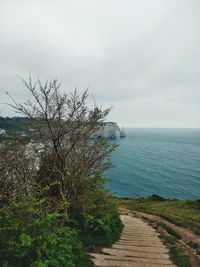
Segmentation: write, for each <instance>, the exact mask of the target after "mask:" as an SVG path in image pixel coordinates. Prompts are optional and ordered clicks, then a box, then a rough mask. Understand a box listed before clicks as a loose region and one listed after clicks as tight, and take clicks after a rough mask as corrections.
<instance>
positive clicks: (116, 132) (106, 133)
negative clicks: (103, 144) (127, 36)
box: [92, 122, 125, 138]
mask: <svg viewBox="0 0 200 267" xmlns="http://www.w3.org/2000/svg"><path fill="white" fill-rule="evenodd" d="M117 136H120V137H125V134H124V131H123V130H122V129H120V127H119V126H118V125H117V123H116V122H104V124H103V126H102V127H101V128H100V129H99V130H98V131H97V132H95V133H94V134H93V135H92V138H101V137H105V138H116V137H117Z"/></svg>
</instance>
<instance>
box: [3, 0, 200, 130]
mask: <svg viewBox="0 0 200 267" xmlns="http://www.w3.org/2000/svg"><path fill="white" fill-rule="evenodd" d="M29 76H31V77H32V79H33V80H35V79H37V78H38V77H40V79H41V80H42V81H45V80H52V79H54V78H57V79H58V80H59V82H61V88H62V90H63V91H65V92H66V93H69V92H72V91H73V90H74V89H75V88H77V89H78V91H79V93H82V92H83V91H84V90H85V89H87V88H89V93H90V97H89V102H88V104H89V105H92V101H93V97H94V98H95V102H96V103H97V104H98V105H99V106H102V108H107V107H110V106H112V107H113V108H112V111H111V113H110V115H109V117H108V118H107V120H111V121H115V122H117V123H118V124H119V126H124V127H142V128H143V127H148V128H149V127H150V128H154V127H156V128H160V127H161V128H163V127H164V128H165V127H166V128H169V127H173V128H174V127H175V128H199V127H200V1H199V0H56V1H55V0H53V1H52V0H17V1H16V0H0V116H14V115H16V114H15V113H14V111H13V110H12V109H11V108H10V107H9V106H7V105H5V104H4V103H7V102H9V101H10V100H9V98H8V96H7V95H6V93H5V92H6V91H9V93H10V94H11V95H12V96H13V97H14V98H15V99H16V101H18V102H21V103H22V102H24V101H25V99H26V98H27V97H28V95H27V91H26V89H25V87H24V86H23V84H22V82H21V80H20V78H19V77H23V78H24V79H25V80H27V79H28V78H29Z"/></svg>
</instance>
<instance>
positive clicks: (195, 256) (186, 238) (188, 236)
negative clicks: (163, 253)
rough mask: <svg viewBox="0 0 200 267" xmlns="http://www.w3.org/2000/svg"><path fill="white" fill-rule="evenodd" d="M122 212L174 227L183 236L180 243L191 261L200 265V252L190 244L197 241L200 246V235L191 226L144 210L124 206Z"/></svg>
mask: <svg viewBox="0 0 200 267" xmlns="http://www.w3.org/2000/svg"><path fill="white" fill-rule="evenodd" d="M121 213H122V214H129V215H132V216H135V217H137V218H144V219H147V220H150V221H157V222H162V223H164V224H165V225H167V226H169V227H170V228H172V229H173V230H174V231H175V232H176V233H178V234H179V235H180V236H181V240H180V244H181V245H182V246H183V247H184V248H185V250H186V251H187V252H188V254H189V255H190V258H191V262H192V264H193V266H200V256H199V252H197V250H196V249H192V248H191V247H189V245H188V243H189V242H193V243H196V244H198V245H199V246H200V236H199V235H197V234H196V233H195V232H194V231H192V230H191V229H189V228H185V227H181V226H177V225H175V224H173V223H171V222H169V221H167V220H166V219H164V218H162V217H160V216H157V215H153V214H147V213H144V212H137V211H130V210H128V209H124V208H122V209H121ZM198 250H199V249H198Z"/></svg>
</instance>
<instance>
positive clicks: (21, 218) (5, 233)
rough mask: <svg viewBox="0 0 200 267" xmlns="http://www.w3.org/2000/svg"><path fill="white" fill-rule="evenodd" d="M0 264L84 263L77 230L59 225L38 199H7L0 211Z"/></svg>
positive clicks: (70, 265) (72, 264) (50, 264)
mask: <svg viewBox="0 0 200 267" xmlns="http://www.w3.org/2000/svg"><path fill="white" fill-rule="evenodd" d="M0 214H1V216H0V266H5V267H6V266H13V267H16V266H34V267H39V266H42V267H45V266H52V267H53V266H55V267H59V266H60V267H61V266H69V267H72V266H85V264H88V263H89V260H88V258H87V257H86V256H85V255H84V253H83V249H82V245H81V242H80V241H79V239H78V235H77V233H76V232H75V231H74V230H72V229H70V228H68V227H66V226H62V225H60V224H59V223H58V222H59V219H60V217H61V216H62V215H61V214H56V213H47V212H46V211H45V210H44V203H42V201H40V202H38V201H34V202H32V201H22V202H18V203H11V204H10V205H9V206H5V207H3V208H2V209H1V211H0Z"/></svg>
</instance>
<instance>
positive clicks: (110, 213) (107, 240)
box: [71, 195, 122, 246]
mask: <svg viewBox="0 0 200 267" xmlns="http://www.w3.org/2000/svg"><path fill="white" fill-rule="evenodd" d="M94 201H95V200H94ZM71 224H72V226H73V227H75V228H76V229H78V230H79V231H80V236H81V240H82V241H83V243H84V244H85V245H87V246H104V245H110V244H112V243H113V242H115V241H116V240H118V239H119V237H120V233H121V230H122V223H121V220H120V217H119V212H118V209H117V207H116V205H115V204H114V203H112V201H111V200H110V199H108V197H105V196H104V197H102V198H101V195H99V198H97V199H96V202H95V203H94V205H93V208H92V209H91V210H90V211H88V212H87V213H84V214H83V215H81V216H79V217H78V218H77V217H76V218H73V219H71Z"/></svg>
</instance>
